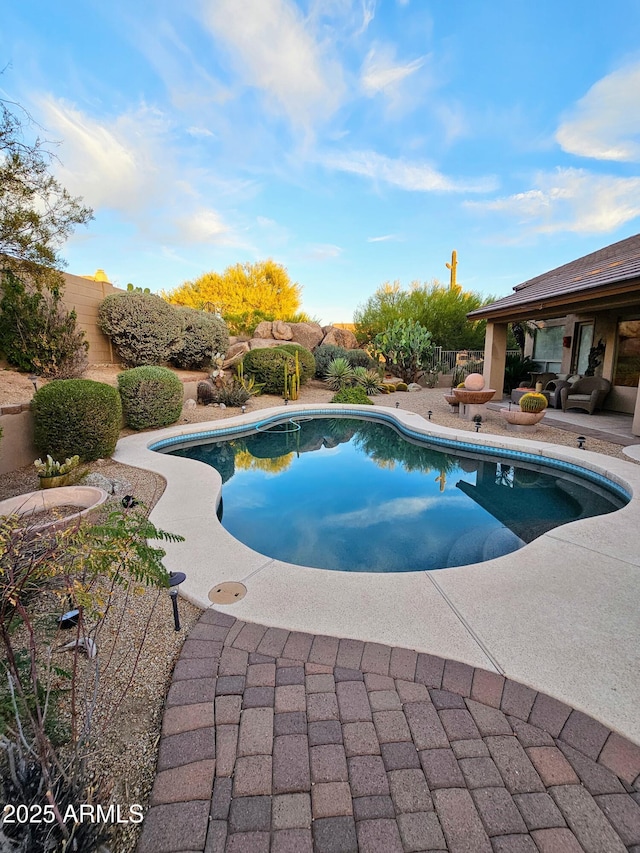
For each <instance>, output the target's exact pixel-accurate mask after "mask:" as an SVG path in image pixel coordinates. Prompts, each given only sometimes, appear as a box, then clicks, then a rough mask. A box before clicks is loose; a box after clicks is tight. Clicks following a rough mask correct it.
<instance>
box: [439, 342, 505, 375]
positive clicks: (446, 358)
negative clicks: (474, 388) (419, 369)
mask: <svg viewBox="0 0 640 853" xmlns="http://www.w3.org/2000/svg"><path fill="white" fill-rule="evenodd" d="M507 355H517V356H519V355H520V350H517V349H515V350H507ZM483 363H484V350H482V349H464V350H449V349H447V350H445V349H442V347H436V348H435V350H434V352H433V355H432V357H431V365H430V366H431V367H432V368H434V367H436V365H440V366H441V368H442V370H441V372H442V373H453V372H454V370H456V369H457V370H458V371H459V372H460V373H461V374H463V375H465V376H466V375H467V374H468V373H481V372H482V367H483Z"/></svg>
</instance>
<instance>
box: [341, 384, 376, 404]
mask: <svg viewBox="0 0 640 853" xmlns="http://www.w3.org/2000/svg"><path fill="white" fill-rule="evenodd" d="M331 402H332V403H368V404H369V405H370V406H373V403H372V402H371V400H370V399H369V398H368V397H367V392H366V391H365V390H364V388H362V387H361V386H360V385H356V386H355V388H342V389H341V390H340V391H338V392H337V393H336V394H334V395H333V397H332V398H331Z"/></svg>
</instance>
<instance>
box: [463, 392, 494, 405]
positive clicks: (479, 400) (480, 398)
mask: <svg viewBox="0 0 640 853" xmlns="http://www.w3.org/2000/svg"><path fill="white" fill-rule="evenodd" d="M495 393H496V391H495V388H485V389H484V390H483V391H470V390H469V389H468V388H454V389H453V395H454V397H455V398H456V400H457V401H458V403H464V404H465V405H467V406H481V405H483V404H484V403H488V402H489V400H491V399H492V397H493V396H494V394H495Z"/></svg>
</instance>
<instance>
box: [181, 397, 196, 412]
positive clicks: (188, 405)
mask: <svg viewBox="0 0 640 853" xmlns="http://www.w3.org/2000/svg"><path fill="white" fill-rule="evenodd" d="M195 407H196V401H195V400H194V399H193V398H192V397H189V399H188V400H185V401H184V408H185V409H195Z"/></svg>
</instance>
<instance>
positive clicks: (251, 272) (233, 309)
mask: <svg viewBox="0 0 640 853" xmlns="http://www.w3.org/2000/svg"><path fill="white" fill-rule="evenodd" d="M301 290H302V288H301V287H300V285H299V284H296V283H295V282H292V281H291V279H290V278H289V273H288V272H287V270H286V268H285V267H283V266H282V265H281V264H277V263H276V262H275V261H273V260H271V259H270V258H269V259H268V260H266V261H258V262H257V263H255V264H250V263H245V264H235V265H234V266H229V267H227V268H226V269H225V270H224V272H222V273H217V272H208V273H205V274H204V275H201V276H200V278H198V279H196V280H195V281H186V282H185V283H184V284H182V285H180V287H177V288H176V289H175V290H172V291H169V292H167V293H162V294H161V295H162V296H163V298H164V299H166V300H167V302H170V303H171V304H173V305H185V306H187V307H188V308H197V309H199V310H202V309H204V310H208V311H212V312H214V313H216V314H219V315H220V316H221V317H222V319H223V320H224V321H225V323H226V324H227V326H228V328H229V331H230V332H231V333H232V334H242V333H251V332H253V330H254V329H255V327H256V326H257V325H258V323H259V322H260V321H261V320H286V319H288V318H290V317H292V316H293V315H295V314H296V312H298V311H299V308H300V296H301Z"/></svg>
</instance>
